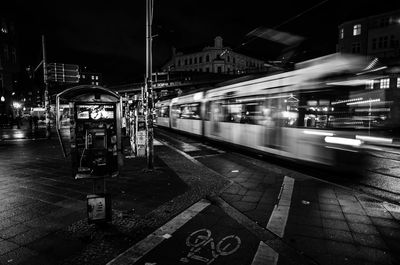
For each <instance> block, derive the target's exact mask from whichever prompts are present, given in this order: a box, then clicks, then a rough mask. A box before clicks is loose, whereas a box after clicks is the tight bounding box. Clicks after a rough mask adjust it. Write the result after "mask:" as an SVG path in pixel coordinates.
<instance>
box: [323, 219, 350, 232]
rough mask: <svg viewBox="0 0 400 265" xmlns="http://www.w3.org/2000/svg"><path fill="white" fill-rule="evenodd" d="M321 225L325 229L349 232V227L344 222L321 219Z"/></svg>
mask: <svg viewBox="0 0 400 265" xmlns="http://www.w3.org/2000/svg"><path fill="white" fill-rule="evenodd" d="M322 225H323V227H324V228H327V229H335V230H344V231H350V229H349V226H348V225H347V223H346V222H345V221H340V220H336V219H325V218H323V219H322Z"/></svg>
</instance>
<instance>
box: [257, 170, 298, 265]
mask: <svg viewBox="0 0 400 265" xmlns="http://www.w3.org/2000/svg"><path fill="white" fill-rule="evenodd" d="M293 186H294V179H293V178H291V177H288V176H285V177H284V179H283V183H282V186H281V192H280V193H279V196H278V203H277V204H276V205H275V207H274V210H273V211H272V214H271V217H270V218H269V221H268V224H267V227H266V228H267V229H268V230H269V231H271V232H273V233H274V234H275V235H277V236H278V237H280V238H283V234H284V232H285V227H286V223H287V220H288V217H289V210H290V204H291V201H292V194H293ZM278 258H279V254H278V253H277V252H276V251H275V250H273V249H272V248H271V247H269V246H268V245H267V244H265V243H264V242H263V241H261V242H260V244H259V246H258V249H257V252H256V254H255V256H254V259H253V262H252V265H261V264H263V265H270V264H271V265H272V264H277V263H278Z"/></svg>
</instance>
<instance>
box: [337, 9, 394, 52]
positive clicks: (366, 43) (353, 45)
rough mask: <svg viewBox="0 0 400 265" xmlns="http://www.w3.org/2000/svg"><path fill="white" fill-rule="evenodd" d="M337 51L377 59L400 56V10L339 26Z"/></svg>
mask: <svg viewBox="0 0 400 265" xmlns="http://www.w3.org/2000/svg"><path fill="white" fill-rule="evenodd" d="M338 33H339V36H338V45H337V51H338V52H342V53H358V54H362V55H369V56H373V57H377V58H395V57H399V56H400V45H399V44H400V43H399V42H400V10H396V11H392V12H388V13H384V14H379V15H375V16H370V17H365V18H361V19H357V20H351V21H346V22H344V23H343V24H341V25H339V32H338Z"/></svg>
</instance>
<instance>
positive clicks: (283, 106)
mask: <svg viewBox="0 0 400 265" xmlns="http://www.w3.org/2000/svg"><path fill="white" fill-rule="evenodd" d="M371 65H372V64H371V62H370V61H368V60H367V59H366V58H362V57H358V56H354V55H341V54H332V55H327V56H324V57H321V58H317V59H313V60H309V61H305V62H301V63H298V64H297V65H296V67H295V69H294V70H292V71H286V72H280V73H277V74H272V75H267V76H263V77H259V78H254V79H250V80H246V81H239V82H230V83H222V84H220V85H219V86H217V87H214V88H211V89H207V90H204V91H197V92H193V93H190V94H186V95H181V96H179V97H176V98H172V99H169V100H164V101H160V102H157V103H156V111H157V118H156V124H157V126H160V127H167V128H170V129H173V130H178V131H182V132H185V133H190V134H193V135H197V136H202V137H205V138H207V139H210V140H214V141H220V142H224V143H228V144H231V145H235V146H238V147H242V148H246V149H251V150H253V151H256V152H260V153H266V154H273V155H277V156H279V157H283V158H287V159H293V160H297V161H301V162H311V163H312V164H319V165H325V166H328V167H331V168H332V167H333V168H340V169H345V170H353V169H360V168H362V165H363V164H364V163H366V160H367V155H366V151H368V150H369V148H371V146H373V145H376V144H391V143H392V142H393V133H394V132H395V131H398V129H397V128H398V127H399V121H400V117H399V106H398V104H395V102H398V100H396V99H397V98H398V97H399V92H398V91H397V90H395V89H368V87H367V86H368V84H369V83H370V81H371V80H373V79H374V78H375V79H376V78H378V77H379V75H378V72H379V71H376V70H379V69H376V67H375V68H374V67H372V66H371Z"/></svg>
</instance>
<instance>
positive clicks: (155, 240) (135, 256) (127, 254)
mask: <svg viewBox="0 0 400 265" xmlns="http://www.w3.org/2000/svg"><path fill="white" fill-rule="evenodd" d="M209 205H210V203H209V202H208V201H206V200H201V201H199V202H197V203H195V204H194V205H192V206H191V207H189V208H188V209H186V210H185V211H184V212H182V213H180V214H179V215H178V216H176V217H175V218H174V219H172V220H171V221H169V222H168V223H166V224H165V225H164V226H162V227H160V228H158V229H157V230H155V231H154V232H153V233H151V234H150V235H148V236H147V237H146V238H145V239H143V240H142V241H140V242H138V243H137V244H135V245H134V246H132V247H130V248H129V249H128V250H126V251H124V252H123V253H121V254H120V255H118V256H117V257H116V258H114V259H113V260H111V261H110V262H108V263H107V265H119V264H121V265H122V264H133V263H135V262H136V261H138V260H139V259H140V258H142V257H143V256H144V255H146V254H147V253H148V252H149V251H151V250H152V249H153V248H155V247H157V246H158V245H159V244H160V243H161V242H163V241H164V240H165V239H167V238H168V237H169V235H171V234H172V233H174V232H175V231H176V230H178V229H179V228H180V227H182V226H183V225H184V224H186V223H187V222H188V221H189V220H191V219H192V218H193V217H195V216H196V215H197V214H198V213H200V212H201V211H202V210H204V209H205V208H207V207H208V206H209Z"/></svg>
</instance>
